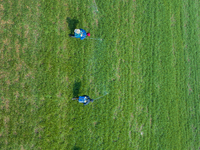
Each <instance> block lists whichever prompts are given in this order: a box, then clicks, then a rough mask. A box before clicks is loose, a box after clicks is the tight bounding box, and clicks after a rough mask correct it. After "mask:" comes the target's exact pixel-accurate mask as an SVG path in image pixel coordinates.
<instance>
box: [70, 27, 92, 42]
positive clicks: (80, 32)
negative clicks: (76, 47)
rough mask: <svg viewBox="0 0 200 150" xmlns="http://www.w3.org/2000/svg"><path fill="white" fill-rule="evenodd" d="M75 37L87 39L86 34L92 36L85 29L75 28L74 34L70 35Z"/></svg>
mask: <svg viewBox="0 0 200 150" xmlns="http://www.w3.org/2000/svg"><path fill="white" fill-rule="evenodd" d="M70 36H71V37H73V38H80V39H81V40H83V39H85V38H86V36H90V33H87V32H86V31H85V30H83V29H75V30H74V35H70Z"/></svg>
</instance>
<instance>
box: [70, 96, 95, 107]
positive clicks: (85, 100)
mask: <svg viewBox="0 0 200 150" xmlns="http://www.w3.org/2000/svg"><path fill="white" fill-rule="evenodd" d="M72 100H77V101H78V102H79V103H83V104H84V105H87V104H89V103H90V102H93V101H94V100H93V99H91V98H90V97H89V96H87V95H83V96H79V97H75V98H72Z"/></svg>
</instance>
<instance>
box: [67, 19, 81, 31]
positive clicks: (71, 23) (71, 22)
mask: <svg viewBox="0 0 200 150" xmlns="http://www.w3.org/2000/svg"><path fill="white" fill-rule="evenodd" d="M67 23H68V26H69V29H70V32H71V33H70V34H73V33H74V29H75V28H76V25H77V24H78V23H79V21H78V20H77V19H71V18H69V17H67Z"/></svg>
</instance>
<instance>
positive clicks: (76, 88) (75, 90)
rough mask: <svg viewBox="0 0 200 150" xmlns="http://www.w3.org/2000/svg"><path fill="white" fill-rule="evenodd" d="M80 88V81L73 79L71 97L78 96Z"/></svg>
mask: <svg viewBox="0 0 200 150" xmlns="http://www.w3.org/2000/svg"><path fill="white" fill-rule="evenodd" d="M80 88H81V82H77V81H75V82H74V87H73V97H78V94H79V90H80Z"/></svg>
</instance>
